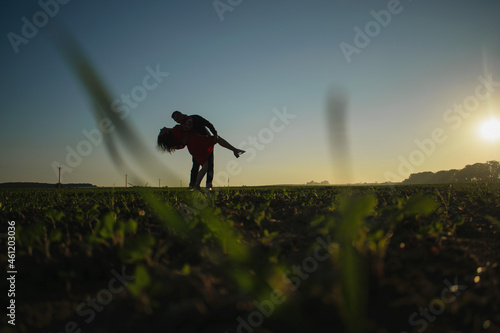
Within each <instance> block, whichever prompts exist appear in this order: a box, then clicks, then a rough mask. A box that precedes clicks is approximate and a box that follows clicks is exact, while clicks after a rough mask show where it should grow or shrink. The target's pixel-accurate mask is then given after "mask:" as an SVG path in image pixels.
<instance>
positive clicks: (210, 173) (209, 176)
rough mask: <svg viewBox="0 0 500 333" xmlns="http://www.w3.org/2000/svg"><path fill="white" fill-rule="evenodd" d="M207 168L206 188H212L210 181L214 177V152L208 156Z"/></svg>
mask: <svg viewBox="0 0 500 333" xmlns="http://www.w3.org/2000/svg"><path fill="white" fill-rule="evenodd" d="M207 162H208V170H207V189H211V188H212V181H213V179H214V152H213V151H212V153H211V154H210V156H208V161H207Z"/></svg>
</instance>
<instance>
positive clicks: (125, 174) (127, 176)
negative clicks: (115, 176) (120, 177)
mask: <svg viewBox="0 0 500 333" xmlns="http://www.w3.org/2000/svg"><path fill="white" fill-rule="evenodd" d="M127 177H128V175H127V174H125V188H127Z"/></svg>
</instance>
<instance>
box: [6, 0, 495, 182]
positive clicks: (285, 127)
mask: <svg viewBox="0 0 500 333" xmlns="http://www.w3.org/2000/svg"><path fill="white" fill-rule="evenodd" d="M60 1H61V2H64V1H62V0H60ZM56 3H57V4H58V5H57V7H56V6H55V4H56ZM231 3H232V4H235V6H233V5H230V2H228V0H221V1H218V2H214V1H191V0H183V1H180V0H179V1H152V0H145V1H137V0H134V1H127V2H124V1H117V0H107V1H95V0H91V1H76V0H72V1H68V2H67V3H65V4H61V3H59V2H56V1H55V0H47V1H44V0H41V1H40V2H37V1H16V2H14V1H9V2H8V3H3V4H2V10H1V20H0V22H1V23H0V24H1V31H2V35H3V36H4V37H3V39H2V42H1V43H0V48H1V54H2V62H1V63H0V66H1V68H0V70H1V73H2V76H3V79H2V87H1V94H2V99H1V100H0V109H1V112H2V117H1V119H2V120H1V129H0V153H1V159H0V182H9V181H38V182H57V172H56V171H57V168H55V167H54V166H55V165H61V166H62V167H63V169H62V170H63V182H65V183H69V182H89V183H93V184H97V185H102V186H111V185H113V184H115V185H116V186H122V185H123V184H124V182H125V174H128V175H130V178H129V182H131V183H133V184H144V183H145V182H146V181H147V182H148V184H150V185H153V186H157V185H158V179H161V185H169V186H178V185H179V184H180V182H181V181H182V184H183V185H184V186H185V185H186V184H187V182H188V176H189V170H190V167H191V157H190V156H189V154H188V152H187V150H183V151H177V152H175V153H173V154H171V155H169V154H160V153H159V152H157V151H156V150H155V141H156V135H157V134H158V131H159V129H160V128H161V127H163V126H173V125H174V122H173V120H172V119H171V118H170V115H171V113H172V111H174V110H181V111H183V112H184V113H187V114H200V115H202V116H204V117H205V118H207V119H208V120H210V121H211V122H212V123H213V124H214V125H215V127H216V128H217V130H218V132H219V135H221V136H222V137H224V138H225V139H227V140H228V141H229V142H231V143H232V144H233V145H235V146H243V147H244V149H245V148H250V150H249V152H248V153H247V155H243V156H242V157H241V158H240V159H238V160H236V159H235V158H234V156H233V155H232V153H231V152H230V151H228V150H225V149H224V148H222V147H216V150H215V160H216V162H215V169H216V170H215V171H216V175H217V176H218V177H216V178H217V179H216V183H218V185H225V184H227V175H229V178H230V185H262V184H301V183H305V182H307V181H310V180H315V181H322V180H328V181H329V182H330V183H345V182H353V183H357V182H384V181H386V180H388V177H389V178H390V177H393V176H396V177H395V178H394V177H393V178H394V179H393V180H402V179H403V178H406V177H407V176H408V172H409V171H410V170H411V171H413V172H419V171H427V170H430V171H438V170H442V169H451V168H462V167H464V166H465V165H466V164H471V163H475V162H486V161H488V160H498V159H499V158H500V142H498V141H486V140H483V139H481V137H480V136H479V135H478V133H477V128H478V127H479V124H480V123H481V122H482V121H483V120H484V119H487V118H488V117H490V116H491V115H494V116H497V117H498V116H500V97H499V96H500V86H498V84H495V83H493V84H491V85H490V86H488V87H485V86H484V85H483V86H481V85H482V84H483V83H482V82H481V81H479V80H478V77H479V76H481V75H482V76H483V77H485V78H487V77H488V75H490V76H491V77H492V80H493V81H494V82H498V81H500V63H499V59H500V39H499V38H498V32H499V31H500V2H498V1H495V0H481V1H474V0H466V1H460V2H457V1H451V0H445V1H439V2H437V1H434V2H431V1H424V0H413V1H410V0H405V1H401V2H400V3H399V4H398V2H397V1H394V0H392V1H372V0H369V1H368V0H365V1H347V0H343V1H326V0H312V1H305V0H303V1H284V0H283V1H268V0H267V1H264V0H253V1H250V0H243V1H236V0H233V1H231ZM224 6H225V7H224ZM43 7H45V10H44V9H43ZM216 7H217V8H216ZM46 11H48V12H50V13H49V14H44V13H45V12H46ZM372 11H374V12H376V13H379V14H380V15H381V16H380V18H379V20H380V23H379V22H377V21H376V19H375V17H374V15H373V14H372V13H371V12H372ZM381 11H383V12H381ZM382 13H385V14H387V13H389V14H390V19H389V18H388V16H387V15H386V16H384V14H382ZM51 15H52V16H53V17H51ZM26 22H28V23H26ZM35 23H38V25H39V27H37V26H36V25H35ZM32 24H33V26H31V25H32ZM32 27H35V28H36V29H37V30H38V31H36V34H35V33H34V31H33V30H32V29H30V28H32ZM356 27H358V28H359V29H360V30H361V31H363V33H366V29H367V28H368V35H367V37H365V39H364V38H363V37H364V36H362V37H360V36H359V35H358V36H356V34H357V32H356V31H357V30H355V28H356ZM59 29H67V30H68V31H69V32H70V33H71V34H72V35H73V36H74V37H75V39H76V40H77V41H78V43H79V44H80V46H81V47H82V48H83V49H84V50H85V53H86V54H87V56H88V57H89V58H90V59H91V61H92V64H93V65H94V66H95V69H96V70H97V71H98V72H99V75H100V77H101V78H102V79H103V81H104V82H105V83H106V85H107V88H108V89H109V91H110V93H111V96H112V98H113V99H117V101H118V102H117V104H116V105H115V106H117V107H122V110H123V108H125V107H127V108H128V111H129V112H128V114H127V116H126V117H124V118H125V121H126V122H127V123H129V124H130V125H131V126H133V127H134V128H135V130H136V133H137V137H136V139H137V140H138V141H140V142H141V143H142V144H143V145H144V146H145V147H146V150H147V156H149V157H148V158H144V153H145V151H142V152H141V153H142V154H140V155H139V154H135V153H134V152H133V151H131V150H130V149H129V148H130V147H127V146H126V144H123V143H120V140H115V142H117V143H118V144H119V151H120V154H122V157H123V159H124V160H125V161H126V163H125V164H124V165H121V166H118V167H117V166H115V165H114V164H113V161H112V160H111V159H110V158H109V154H108V150H107V149H106V146H105V145H104V144H103V143H97V144H92V143H89V142H90V141H89V140H88V139H87V138H86V136H85V135H84V134H83V131H89V132H92V131H95V130H96V129H97V128H98V123H97V121H98V120H96V118H95V117H94V114H93V108H94V105H93V103H92V100H91V98H90V97H89V94H88V92H87V91H86V90H85V87H84V86H83V85H82V83H81V81H80V80H79V77H78V76H77V74H76V73H75V72H74V71H73V70H72V68H71V66H70V65H69V64H68V63H67V61H66V59H65V58H64V57H63V56H62V55H61V52H60V51H59V49H58V48H57V47H56V43H55V40H56V38H55V36H57V31H58V30H59ZM370 29H372V30H370ZM369 35H371V36H372V37H370V36H369ZM366 38H369V39H370V42H369V44H368V43H367V41H366ZM343 43H344V44H343ZM363 43H364V44H363ZM347 44H349V45H350V46H349V47H348V48H347V49H346V45H347ZM365 44H368V45H365ZM342 45H343V47H342ZM354 48H356V52H354V53H353V52H351V53H350V54H349V55H348V56H347V57H346V54H348V53H349V52H347V53H346V50H351V51H352V50H353V49H354ZM343 50H344V51H343ZM16 51H17V52H16ZM148 68H149V69H148ZM152 71H153V72H154V71H157V72H161V73H163V74H160V76H157V79H158V80H156V81H155V80H154V78H153V77H151V74H150V72H152ZM165 73H168V76H167V75H166V74H165ZM147 75H150V77H149V78H146V76H147ZM145 78H146V80H145ZM146 86H147V87H148V89H146V88H145V87H146ZM478 87H479V88H478ZM487 88H490V90H491V91H490V92H489V91H488V90H487ZM477 89H479V92H480V93H481V94H482V95H481V96H484V95H485V94H486V92H488V94H487V96H486V97H484V98H482V99H480V100H479V99H478V98H476V101H479V103H478V104H477V105H474V104H473V102H474V98H472V97H473V96H474V95H475V93H476V90H477ZM331 91H337V92H338V91H342V92H344V94H346V95H348V100H349V101H348V104H347V108H346V112H347V115H346V120H347V131H346V133H347V134H346V135H347V146H346V147H347V148H348V154H346V156H349V158H350V159H349V161H348V163H347V165H348V166H349V170H350V171H349V172H345V169H343V168H342V164H343V161H342V157H343V155H342V154H338V153H336V152H337V150H336V149H335V147H336V145H335V143H334V142H332V138H335V137H336V136H335V133H334V135H332V128H334V129H335V128H337V127H335V126H333V127H332V126H331V123H329V121H328V119H329V118H328V115H327V99H328V93H329V92H331ZM144 92H145V93H146V94H144ZM122 95H129V96H130V100H129V102H128V103H130V104H129V105H128V106H127V102H126V100H125V99H124V97H122ZM134 96H135V97H134ZM465 101H467V102H470V103H472V104H468V107H469V111H467V110H466V112H465V111H462V113H459V112H458V111H457V110H458V109H455V110H452V111H450V112H448V111H447V110H448V109H450V108H453V106H454V104H457V105H459V106H460V105H462V104H464V103H465ZM277 114H279V115H281V118H280V117H278V116H277ZM435 130H438V132H437V134H436V135H435V137H436V138H435V139H436V140H435V142H434V143H433V144H430V143H429V140H433V139H432V138H433V132H434V131H435ZM440 130H441V132H440ZM104 135H110V136H113V137H115V138H118V137H117V133H116V132H112V133H111V134H104ZM249 137H253V138H254V141H253V143H252V139H249ZM416 140H417V141H418V142H420V143H421V144H420V146H419V144H417V143H416ZM85 141H86V142H87V143H84V142H85ZM436 141H439V142H436ZM96 142H98V141H96ZM426 143H427V145H426ZM89 144H90V147H91V151H90V153H88V155H87V156H80V157H81V160H78V161H77V160H75V159H73V160H72V162H73V167H71V168H70V166H69V164H68V150H67V149H68V147H69V149H70V150H71V149H73V150H75V151H77V150H78V148H80V151H83V152H86V151H85V148H88V147H89V146H88V145H89ZM422 147H423V148H422ZM87 151H88V149H87ZM419 151H420V153H419ZM138 156H141V157H140V158H139V157H138ZM344 157H345V156H344ZM69 161H70V162H71V158H70V160H69ZM232 161H236V162H237V164H231V163H232ZM228 163H229V164H228ZM342 170H344V171H342ZM398 178H399V179H398Z"/></svg>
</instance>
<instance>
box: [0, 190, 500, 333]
mask: <svg viewBox="0 0 500 333" xmlns="http://www.w3.org/2000/svg"><path fill="white" fill-rule="evenodd" d="M499 190H500V185H499V184H467V185H466V184H463V185H439V186H438V185H426V186H424V185H422V186H395V187H389V186H375V187H374V186H370V187H368V186H365V187H347V186H344V187H335V186H328V187H300V186H296V187H294V186H290V187H241V188H222V189H218V190H215V191H214V193H211V194H210V195H208V196H207V195H204V194H203V193H193V192H189V191H187V190H186V189H180V188H179V189H175V188H165V189H152V188H131V189H60V190H57V189H47V190H35V189H12V190H8V189H2V190H0V221H1V225H2V230H0V233H2V234H4V235H5V234H8V230H11V229H8V226H9V225H8V222H9V221H14V222H15V258H14V259H13V258H12V256H11V257H10V258H9V257H8V250H7V244H6V243H7V242H6V241H7V240H8V238H5V237H3V238H1V242H2V247H1V248H2V251H1V253H0V261H1V263H2V267H4V272H6V271H9V265H13V266H12V267H10V268H11V269H10V270H12V268H14V269H15V270H16V271H17V274H16V275H15V295H14V296H13V297H11V296H9V299H11V300H12V299H14V301H15V306H16V308H15V324H16V326H15V327H13V326H12V325H9V324H8V321H9V320H11V319H12V317H10V318H9V317H8V316H6V315H4V316H3V317H2V319H1V320H2V327H3V328H2V332H54V333H55V332H221V333H224V332H424V331H425V332H500V279H499V277H500V274H499V273H500V267H499V266H498V265H499V262H500V251H499V249H500V222H499V221H500V191H499ZM9 245H12V244H9ZM7 276H9V275H7ZM9 287H10V288H11V289H12V284H11V283H10V282H9V280H7V279H5V278H4V279H2V293H4V292H5V293H7V291H8V290H9ZM7 302H8V301H4V303H3V304H4V306H8V305H9V303H7ZM4 309H5V307H4ZM8 311H9V310H7V313H9V312H8Z"/></svg>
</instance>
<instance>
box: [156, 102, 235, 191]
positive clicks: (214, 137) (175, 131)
mask: <svg viewBox="0 0 500 333" xmlns="http://www.w3.org/2000/svg"><path fill="white" fill-rule="evenodd" d="M172 118H173V119H174V120H175V121H176V122H177V123H178V125H176V126H174V127H173V128H167V127H163V128H162V129H161V130H160V134H158V142H157V148H158V149H159V150H161V151H163V152H169V153H172V152H174V151H175V150H177V149H183V148H184V147H185V146H187V148H188V150H189V153H190V154H191V155H192V156H193V167H192V168H191V177H190V181H189V187H190V188H193V189H195V190H199V189H200V184H201V181H202V179H203V177H204V176H205V174H206V175H207V180H206V188H207V190H211V189H212V180H213V178H214V146H215V144H216V143H218V144H219V145H221V146H222V147H224V148H227V149H229V150H231V151H232V152H233V153H234V156H236V158H238V157H240V155H241V154H243V153H244V152H245V151H244V150H241V149H238V148H235V147H233V146H232V145H231V144H230V143H229V142H227V141H226V140H224V139H223V138H221V137H220V136H218V134H217V130H216V129H215V127H214V125H212V124H211V123H210V122H209V121H208V120H206V119H205V118H203V117H201V116H198V115H191V116H188V115H185V114H183V113H182V112H180V111H174V112H173V113H172ZM209 130H210V132H209ZM210 133H211V135H210ZM200 166H202V168H201V170H199V169H200Z"/></svg>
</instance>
